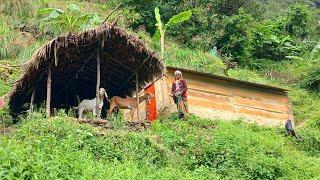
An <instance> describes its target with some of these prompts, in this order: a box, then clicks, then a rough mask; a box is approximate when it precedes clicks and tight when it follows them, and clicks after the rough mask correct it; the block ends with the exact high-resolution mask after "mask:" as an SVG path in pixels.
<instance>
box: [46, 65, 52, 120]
mask: <svg viewBox="0 0 320 180" xmlns="http://www.w3.org/2000/svg"><path fill="white" fill-rule="evenodd" d="M50 115H51V64H49V66H48V79H47V102H46V116H47V118H49V117H50Z"/></svg>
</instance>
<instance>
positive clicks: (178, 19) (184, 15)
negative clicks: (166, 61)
mask: <svg viewBox="0 0 320 180" xmlns="http://www.w3.org/2000/svg"><path fill="white" fill-rule="evenodd" d="M154 13H155V17H156V21H157V23H156V27H157V31H156V33H155V35H154V39H155V40H159V39H160V46H161V59H163V58H164V37H165V33H166V30H167V28H168V27H170V26H172V25H176V24H179V23H182V22H184V21H187V20H189V19H190V18H191V16H192V11H191V10H188V11H183V12H181V13H179V14H177V15H174V16H172V17H171V18H170V19H169V21H168V22H167V23H165V24H163V23H162V21H161V15H160V12H159V8H158V7H156V8H155V9H154Z"/></svg>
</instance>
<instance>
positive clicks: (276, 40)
mask: <svg viewBox="0 0 320 180" xmlns="http://www.w3.org/2000/svg"><path fill="white" fill-rule="evenodd" d="M277 26H278V25H277V24H276V23H272V22H267V23H265V24H264V23H263V24H258V25H256V26H255V28H253V29H252V34H253V35H252V41H251V46H252V50H251V52H252V56H253V57H254V58H256V59H272V60H277V61H279V60H284V59H285V58H286V56H298V55H299V54H300V52H301V48H302V47H300V46H299V44H297V43H296V42H295V41H294V40H293V39H292V38H291V37H290V36H288V35H285V34H283V33H281V32H280V31H279V28H278V27H277Z"/></svg>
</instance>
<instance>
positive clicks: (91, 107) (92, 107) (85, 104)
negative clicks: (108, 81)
mask: <svg viewBox="0 0 320 180" xmlns="http://www.w3.org/2000/svg"><path fill="white" fill-rule="evenodd" d="M104 98H106V99H108V95H107V92H106V90H105V89H104V88H100V89H99V112H98V113H99V114H98V117H99V118H101V109H102V106H103V100H104ZM96 99H97V98H94V99H84V100H82V101H81V102H80V104H79V105H78V107H75V108H74V109H78V114H79V119H82V113H83V112H84V111H92V113H93V115H94V116H96Z"/></svg>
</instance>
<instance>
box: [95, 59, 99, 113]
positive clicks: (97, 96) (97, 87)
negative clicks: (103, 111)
mask: <svg viewBox="0 0 320 180" xmlns="http://www.w3.org/2000/svg"><path fill="white" fill-rule="evenodd" d="M99 88H100V58H99V54H98V57H97V85H96V115H97V117H98V116H99V114H98V113H99V103H100V102H99V100H100V98H99ZM99 118H100V117H99Z"/></svg>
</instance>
